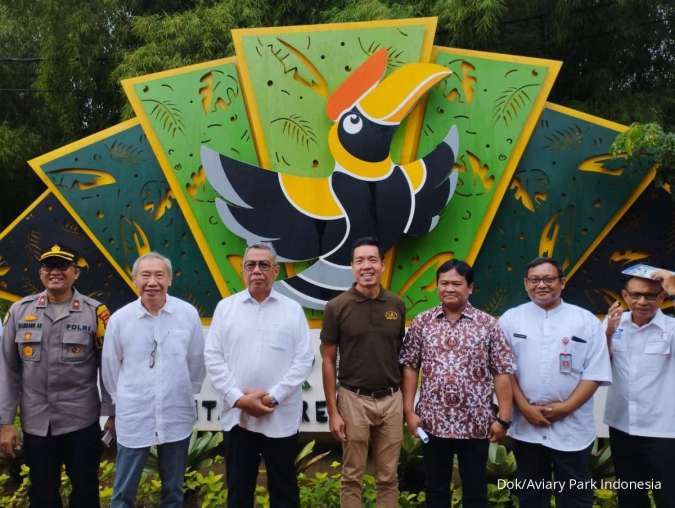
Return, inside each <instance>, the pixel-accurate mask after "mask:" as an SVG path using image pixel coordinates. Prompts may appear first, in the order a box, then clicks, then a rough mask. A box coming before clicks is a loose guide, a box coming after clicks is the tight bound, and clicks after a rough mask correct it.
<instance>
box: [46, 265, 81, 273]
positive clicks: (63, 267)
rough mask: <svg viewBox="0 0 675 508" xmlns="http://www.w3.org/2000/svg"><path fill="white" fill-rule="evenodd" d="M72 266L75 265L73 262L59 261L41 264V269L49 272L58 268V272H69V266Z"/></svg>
mask: <svg viewBox="0 0 675 508" xmlns="http://www.w3.org/2000/svg"><path fill="white" fill-rule="evenodd" d="M71 266H74V265H73V264H72V263H59V264H56V265H40V270H41V271H43V272H45V273H49V272H51V271H52V270H56V271H57V272H67V271H68V268H70V267H71Z"/></svg>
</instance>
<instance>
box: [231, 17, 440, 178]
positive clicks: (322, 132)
mask: <svg viewBox="0 0 675 508" xmlns="http://www.w3.org/2000/svg"><path fill="white" fill-rule="evenodd" d="M391 23H392V25H391V26H387V27H372V28H352V29H344V28H342V29H335V30H324V31H307V32H301V31H298V32H292V33H291V32H283V31H280V32H279V34H276V35H275V34H269V33H266V34H260V35H253V34H251V35H244V36H243V48H244V54H243V55H239V58H243V59H244V60H245V64H246V65H247V68H248V72H249V76H250V81H251V84H252V86H253V91H254V93H253V97H249V98H248V100H249V101H254V102H255V104H256V106H257V111H258V115H259V121H260V125H261V128H262V130H263V134H264V139H265V143H266V147H267V152H268V157H269V161H270V164H271V166H272V168H274V169H275V170H277V171H282V172H285V173H292V174H296V175H302V176H316V177H325V176H329V175H330V174H331V173H332V172H333V168H334V160H333V157H332V155H331V153H330V151H329V149H328V143H327V139H328V130H329V128H330V126H331V125H332V123H331V121H330V120H329V118H328V116H327V115H326V101H327V99H328V97H329V96H330V94H331V93H332V92H333V91H334V90H335V89H337V88H338V87H339V86H340V84H342V82H343V81H344V80H345V79H346V78H347V77H348V76H349V75H350V74H351V73H352V71H354V69H356V68H357V67H358V66H359V65H361V64H362V63H363V62H364V61H365V60H366V59H367V58H368V57H369V56H370V55H372V54H373V53H374V52H375V51H377V50H379V49H381V48H387V49H388V56H389V58H388V66H387V73H389V72H391V71H393V70H395V69H396V68H398V67H400V66H402V65H404V64H406V63H411V62H419V61H420V59H421V57H422V55H421V52H422V46H423V42H424V39H425V35H426V30H427V24H425V23H422V22H421V23H420V24H419V25H405V26H403V25H402V26H396V21H395V20H392V21H391ZM404 131H405V127H404V126H402V127H401V128H399V129H398V132H397V136H396V137H395V139H394V143H393V145H392V153H393V154H394V158H395V159H396V158H398V157H397V155H396V154H398V153H400V149H401V144H402V134H403V132H404Z"/></svg>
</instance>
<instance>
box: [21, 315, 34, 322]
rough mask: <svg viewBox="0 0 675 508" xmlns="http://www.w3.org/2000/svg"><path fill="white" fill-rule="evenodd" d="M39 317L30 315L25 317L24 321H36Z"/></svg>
mask: <svg viewBox="0 0 675 508" xmlns="http://www.w3.org/2000/svg"><path fill="white" fill-rule="evenodd" d="M37 318H38V317H37V316H36V315H35V314H28V315H26V316H24V317H23V320H24V321H35V320H36V319H37Z"/></svg>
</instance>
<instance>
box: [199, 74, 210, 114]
mask: <svg viewBox="0 0 675 508" xmlns="http://www.w3.org/2000/svg"><path fill="white" fill-rule="evenodd" d="M199 82H200V83H202V84H203V85H204V86H203V87H201V88H200V89H199V95H201V97H202V111H204V113H205V114H206V113H208V112H209V106H210V105H211V98H212V97H213V86H212V84H213V73H212V72H210V71H209V72H207V73H206V74H204V75H203V76H202V77H201V78H199Z"/></svg>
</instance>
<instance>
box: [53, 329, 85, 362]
mask: <svg viewBox="0 0 675 508" xmlns="http://www.w3.org/2000/svg"><path fill="white" fill-rule="evenodd" d="M92 351H93V349H92V340H91V333H90V332H82V331H71V332H66V333H64V334H63V342H62V343H61V361H62V362H64V363H82V362H86V361H87V360H88V359H89V358H90V356H91V354H92Z"/></svg>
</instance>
